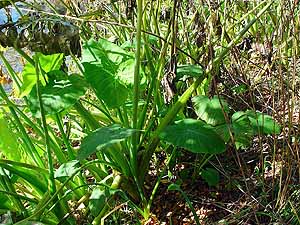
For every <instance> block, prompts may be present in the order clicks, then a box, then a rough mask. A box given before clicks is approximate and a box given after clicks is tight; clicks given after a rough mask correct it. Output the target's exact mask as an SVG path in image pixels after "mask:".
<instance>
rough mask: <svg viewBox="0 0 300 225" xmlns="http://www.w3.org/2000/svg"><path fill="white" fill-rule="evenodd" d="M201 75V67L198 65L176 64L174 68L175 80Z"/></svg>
mask: <svg viewBox="0 0 300 225" xmlns="http://www.w3.org/2000/svg"><path fill="white" fill-rule="evenodd" d="M202 75H203V69H202V67H201V66H198V65H178V66H177V70H176V80H180V79H184V77H185V78H189V77H196V78H197V77H200V76H202Z"/></svg>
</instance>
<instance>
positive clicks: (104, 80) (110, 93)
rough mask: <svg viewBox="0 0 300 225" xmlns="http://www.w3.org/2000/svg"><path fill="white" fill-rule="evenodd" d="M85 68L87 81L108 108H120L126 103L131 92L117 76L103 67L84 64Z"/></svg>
mask: <svg viewBox="0 0 300 225" xmlns="http://www.w3.org/2000/svg"><path fill="white" fill-rule="evenodd" d="M83 66H84V69H85V78H86V80H87V81H88V82H89V83H90V85H91V86H92V87H93V88H94V90H95V93H96V95H97V97H98V98H99V99H102V100H103V101H104V102H105V103H106V104H107V106H108V107H110V108H115V107H119V106H121V105H123V104H124V103H125V102H126V99H127V97H128V94H129V90H128V89H127V87H126V86H125V84H123V83H122V82H121V81H120V80H119V79H117V77H116V75H115V74H113V73H111V72H110V71H108V70H106V69H105V68H103V67H102V66H98V65H94V64H89V63H83Z"/></svg>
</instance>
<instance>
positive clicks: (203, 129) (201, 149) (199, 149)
mask: <svg viewBox="0 0 300 225" xmlns="http://www.w3.org/2000/svg"><path fill="white" fill-rule="evenodd" d="M159 136H160V138H161V139H162V140H164V141H166V142H169V143H171V144H173V145H176V146H179V147H183V148H186V149H187V150H189V151H191V152H194V153H210V154H216V153H221V152H224V151H225V143H224V141H223V140H222V139H221V137H220V136H219V135H218V134H217V133H216V132H215V131H214V128H213V127H211V126H209V125H207V124H205V123H204V122H202V121H199V120H194V119H184V120H181V121H179V122H177V124H175V125H170V126H168V127H166V128H165V129H164V130H163V132H161V133H160V135H159Z"/></svg>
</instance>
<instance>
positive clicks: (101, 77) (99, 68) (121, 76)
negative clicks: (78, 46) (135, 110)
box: [82, 39, 135, 108]
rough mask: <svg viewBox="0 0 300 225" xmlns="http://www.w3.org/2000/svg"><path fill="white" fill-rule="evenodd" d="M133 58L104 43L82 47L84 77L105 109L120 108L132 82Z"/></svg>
mask: <svg viewBox="0 0 300 225" xmlns="http://www.w3.org/2000/svg"><path fill="white" fill-rule="evenodd" d="M134 63H135V61H134V57H133V56H132V54H130V53H127V52H126V51H125V50H124V49H122V48H121V47H119V46H118V45H115V44H113V43H111V42H109V41H107V40H105V39H100V40H99V41H98V42H96V41H94V40H90V41H88V42H86V43H85V44H84V45H83V56H82V65H83V67H84V76H85V78H86V80H87V81H88V82H89V83H90V85H91V86H92V87H93V89H94V90H95V93H96V95H97V97H98V98H99V99H102V100H103V101H104V102H105V103H106V104H107V106H108V107H110V108H116V107H119V106H121V105H123V104H124V103H125V102H126V100H127V98H128V96H129V93H130V92H131V86H132V85H133V82H134V76H133V75H134Z"/></svg>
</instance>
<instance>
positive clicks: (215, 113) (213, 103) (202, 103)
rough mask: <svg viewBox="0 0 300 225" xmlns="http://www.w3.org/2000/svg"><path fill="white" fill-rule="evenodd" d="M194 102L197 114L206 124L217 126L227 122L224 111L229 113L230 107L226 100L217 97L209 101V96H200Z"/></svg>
mask: <svg viewBox="0 0 300 225" xmlns="http://www.w3.org/2000/svg"><path fill="white" fill-rule="evenodd" d="M192 101H193V104H194V108H195V112H196V114H197V115H198V116H199V118H200V119H202V120H204V121H205V122H206V123H208V124H210V125H212V126H216V125H219V124H223V123H225V122H226V120H225V117H224V113H223V110H224V112H226V113H228V112H229V107H228V104H227V102H226V101H225V100H222V99H219V98H218V97H217V96H215V97H213V98H212V99H209V98H208V97H207V96H204V95H198V96H196V97H194V98H193V99H192ZM220 101H221V103H222V105H221V104H220Z"/></svg>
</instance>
